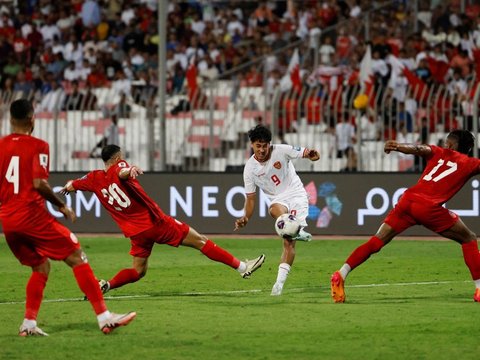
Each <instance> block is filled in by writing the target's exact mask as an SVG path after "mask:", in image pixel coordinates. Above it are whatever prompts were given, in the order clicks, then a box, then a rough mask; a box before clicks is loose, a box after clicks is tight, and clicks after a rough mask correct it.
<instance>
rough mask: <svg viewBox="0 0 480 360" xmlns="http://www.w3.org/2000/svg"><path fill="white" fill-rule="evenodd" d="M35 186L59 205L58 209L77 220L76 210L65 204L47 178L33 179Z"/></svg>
mask: <svg viewBox="0 0 480 360" xmlns="http://www.w3.org/2000/svg"><path fill="white" fill-rule="evenodd" d="M33 187H34V188H35V189H36V190H37V191H38V192H39V193H40V195H42V197H43V198H44V199H45V200H47V201H49V202H51V203H52V204H53V205H55V206H57V207H58V211H60V212H61V213H62V214H63V215H65V217H66V218H67V219H68V220H70V221H72V222H75V220H76V216H75V212H74V211H73V210H72V209H71V208H70V207H68V206H67V205H65V203H64V202H63V201H62V200H61V199H60V198H59V197H58V196H57V195H56V194H55V193H54V192H53V190H52V187H51V186H50V184H49V183H48V181H47V180H45V179H33Z"/></svg>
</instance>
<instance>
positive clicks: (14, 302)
mask: <svg viewBox="0 0 480 360" xmlns="http://www.w3.org/2000/svg"><path fill="white" fill-rule="evenodd" d="M467 282H470V280H465V281H420V282H407V283H392V284H389V283H385V284H360V285H349V286H346V287H347V288H370V287H382V286H423V285H444V284H458V283H467ZM319 288H322V286H319ZM310 289H312V287H310V288H292V289H288V290H287V291H286V292H287V293H288V292H303V291H306V290H310ZM262 292H270V290H262V289H251V290H227V291H195V292H183V293H168V294H165V295H167V296H171V297H174V296H208V295H232V294H251V293H262ZM165 295H148V294H142V295H119V296H105V297H104V298H105V300H125V299H146V298H161V297H162V296H165ZM75 301H84V300H83V298H67V299H47V300H44V301H43V303H60V302H75ZM18 304H25V301H0V305H18Z"/></svg>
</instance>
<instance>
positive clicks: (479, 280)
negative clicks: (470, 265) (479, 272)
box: [473, 279, 480, 289]
mask: <svg viewBox="0 0 480 360" xmlns="http://www.w3.org/2000/svg"><path fill="white" fill-rule="evenodd" d="M473 282H474V283H475V287H476V288H477V289H480V279H478V280H473Z"/></svg>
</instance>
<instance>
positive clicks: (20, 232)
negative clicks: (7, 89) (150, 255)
mask: <svg viewBox="0 0 480 360" xmlns="http://www.w3.org/2000/svg"><path fill="white" fill-rule="evenodd" d="M33 112H34V111H33V106H32V104H31V103H30V102H29V101H28V100H25V99H20V100H16V101H14V102H13V103H12V104H11V105H10V123H11V126H12V133H11V134H10V135H8V136H6V137H4V138H2V139H0V149H2V150H1V151H0V171H1V180H0V220H1V221H2V225H3V232H4V234H5V238H6V240H7V244H8V246H9V247H10V249H11V250H12V252H13V254H14V255H15V256H16V257H17V259H18V260H19V261H20V263H22V264H23V265H26V266H30V267H31V268H32V275H31V276H30V279H29V281H28V283H27V288H26V305H25V308H26V309H25V318H24V321H23V324H22V325H21V326H20V331H19V335H20V336H29V335H40V336H47V335H48V334H47V333H45V332H44V331H42V330H41V329H40V328H39V327H37V314H38V311H39V309H40V305H41V303H42V299H43V291H44V289H45V285H46V284H47V280H48V274H49V272H50V262H49V259H53V260H63V261H64V262H65V263H66V264H67V265H69V266H70V267H71V268H72V270H73V274H74V276H75V278H76V280H77V283H78V286H79V287H80V289H81V290H82V291H83V292H84V293H85V295H86V296H87V297H88V299H89V300H90V303H91V304H92V307H93V309H94V311H95V313H96V315H97V320H98V324H99V326H100V329H101V330H102V332H103V333H105V334H108V333H110V332H111V331H112V330H113V329H114V328H116V327H118V326H121V325H127V324H128V323H129V322H130V321H132V320H133V319H134V318H135V316H136V314H135V313H134V312H131V313H128V314H114V313H110V312H109V311H108V310H107V307H106V305H105V302H104V300H103V295H102V293H101V291H100V290H99V288H98V284H97V281H96V278H95V276H94V274H93V272H92V269H91V268H90V265H89V264H88V262H87V257H86V255H85V253H84V252H83V250H82V249H81V247H80V244H79V242H78V240H77V238H76V236H75V235H74V234H73V233H72V232H70V230H68V229H67V228H66V227H65V226H64V225H62V224H61V223H59V222H58V221H57V220H56V219H55V218H54V217H53V216H52V215H50V213H48V211H47V209H46V208H45V200H48V201H49V202H51V203H52V204H53V205H56V206H57V207H58V210H59V211H60V212H61V213H62V214H64V215H65V217H66V218H68V219H69V220H71V221H74V220H75V213H74V212H73V210H72V209H71V208H69V207H68V206H66V205H65V203H64V202H63V201H62V200H61V199H60V198H59V197H58V196H57V195H55V193H54V192H53V191H52V189H51V187H50V185H49V183H48V167H49V146H48V143H46V142H45V141H43V140H40V139H37V138H35V137H33V136H31V133H32V131H33V128H34V122H35V120H34V115H33Z"/></svg>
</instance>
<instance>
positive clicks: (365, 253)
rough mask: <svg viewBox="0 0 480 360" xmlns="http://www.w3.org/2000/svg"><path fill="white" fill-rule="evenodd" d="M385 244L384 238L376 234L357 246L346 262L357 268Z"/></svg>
mask: <svg viewBox="0 0 480 360" xmlns="http://www.w3.org/2000/svg"><path fill="white" fill-rule="evenodd" d="M383 245H385V244H384V243H383V241H382V240H380V239H379V238H378V237H376V236H372V237H371V238H370V240H368V241H367V242H366V243H365V244H362V245H360V246H359V247H357V248H356V249H355V250H353V252H352V253H351V255H350V256H349V257H348V259H347V261H346V263H347V264H348V265H350V267H351V268H352V270H353V269H355V268H356V267H357V266H358V265H360V264H362V263H364V262H365V261H367V259H368V258H369V257H370V255H372V254H375V253H377V252H379V251H380V249H381V248H382V247H383Z"/></svg>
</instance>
